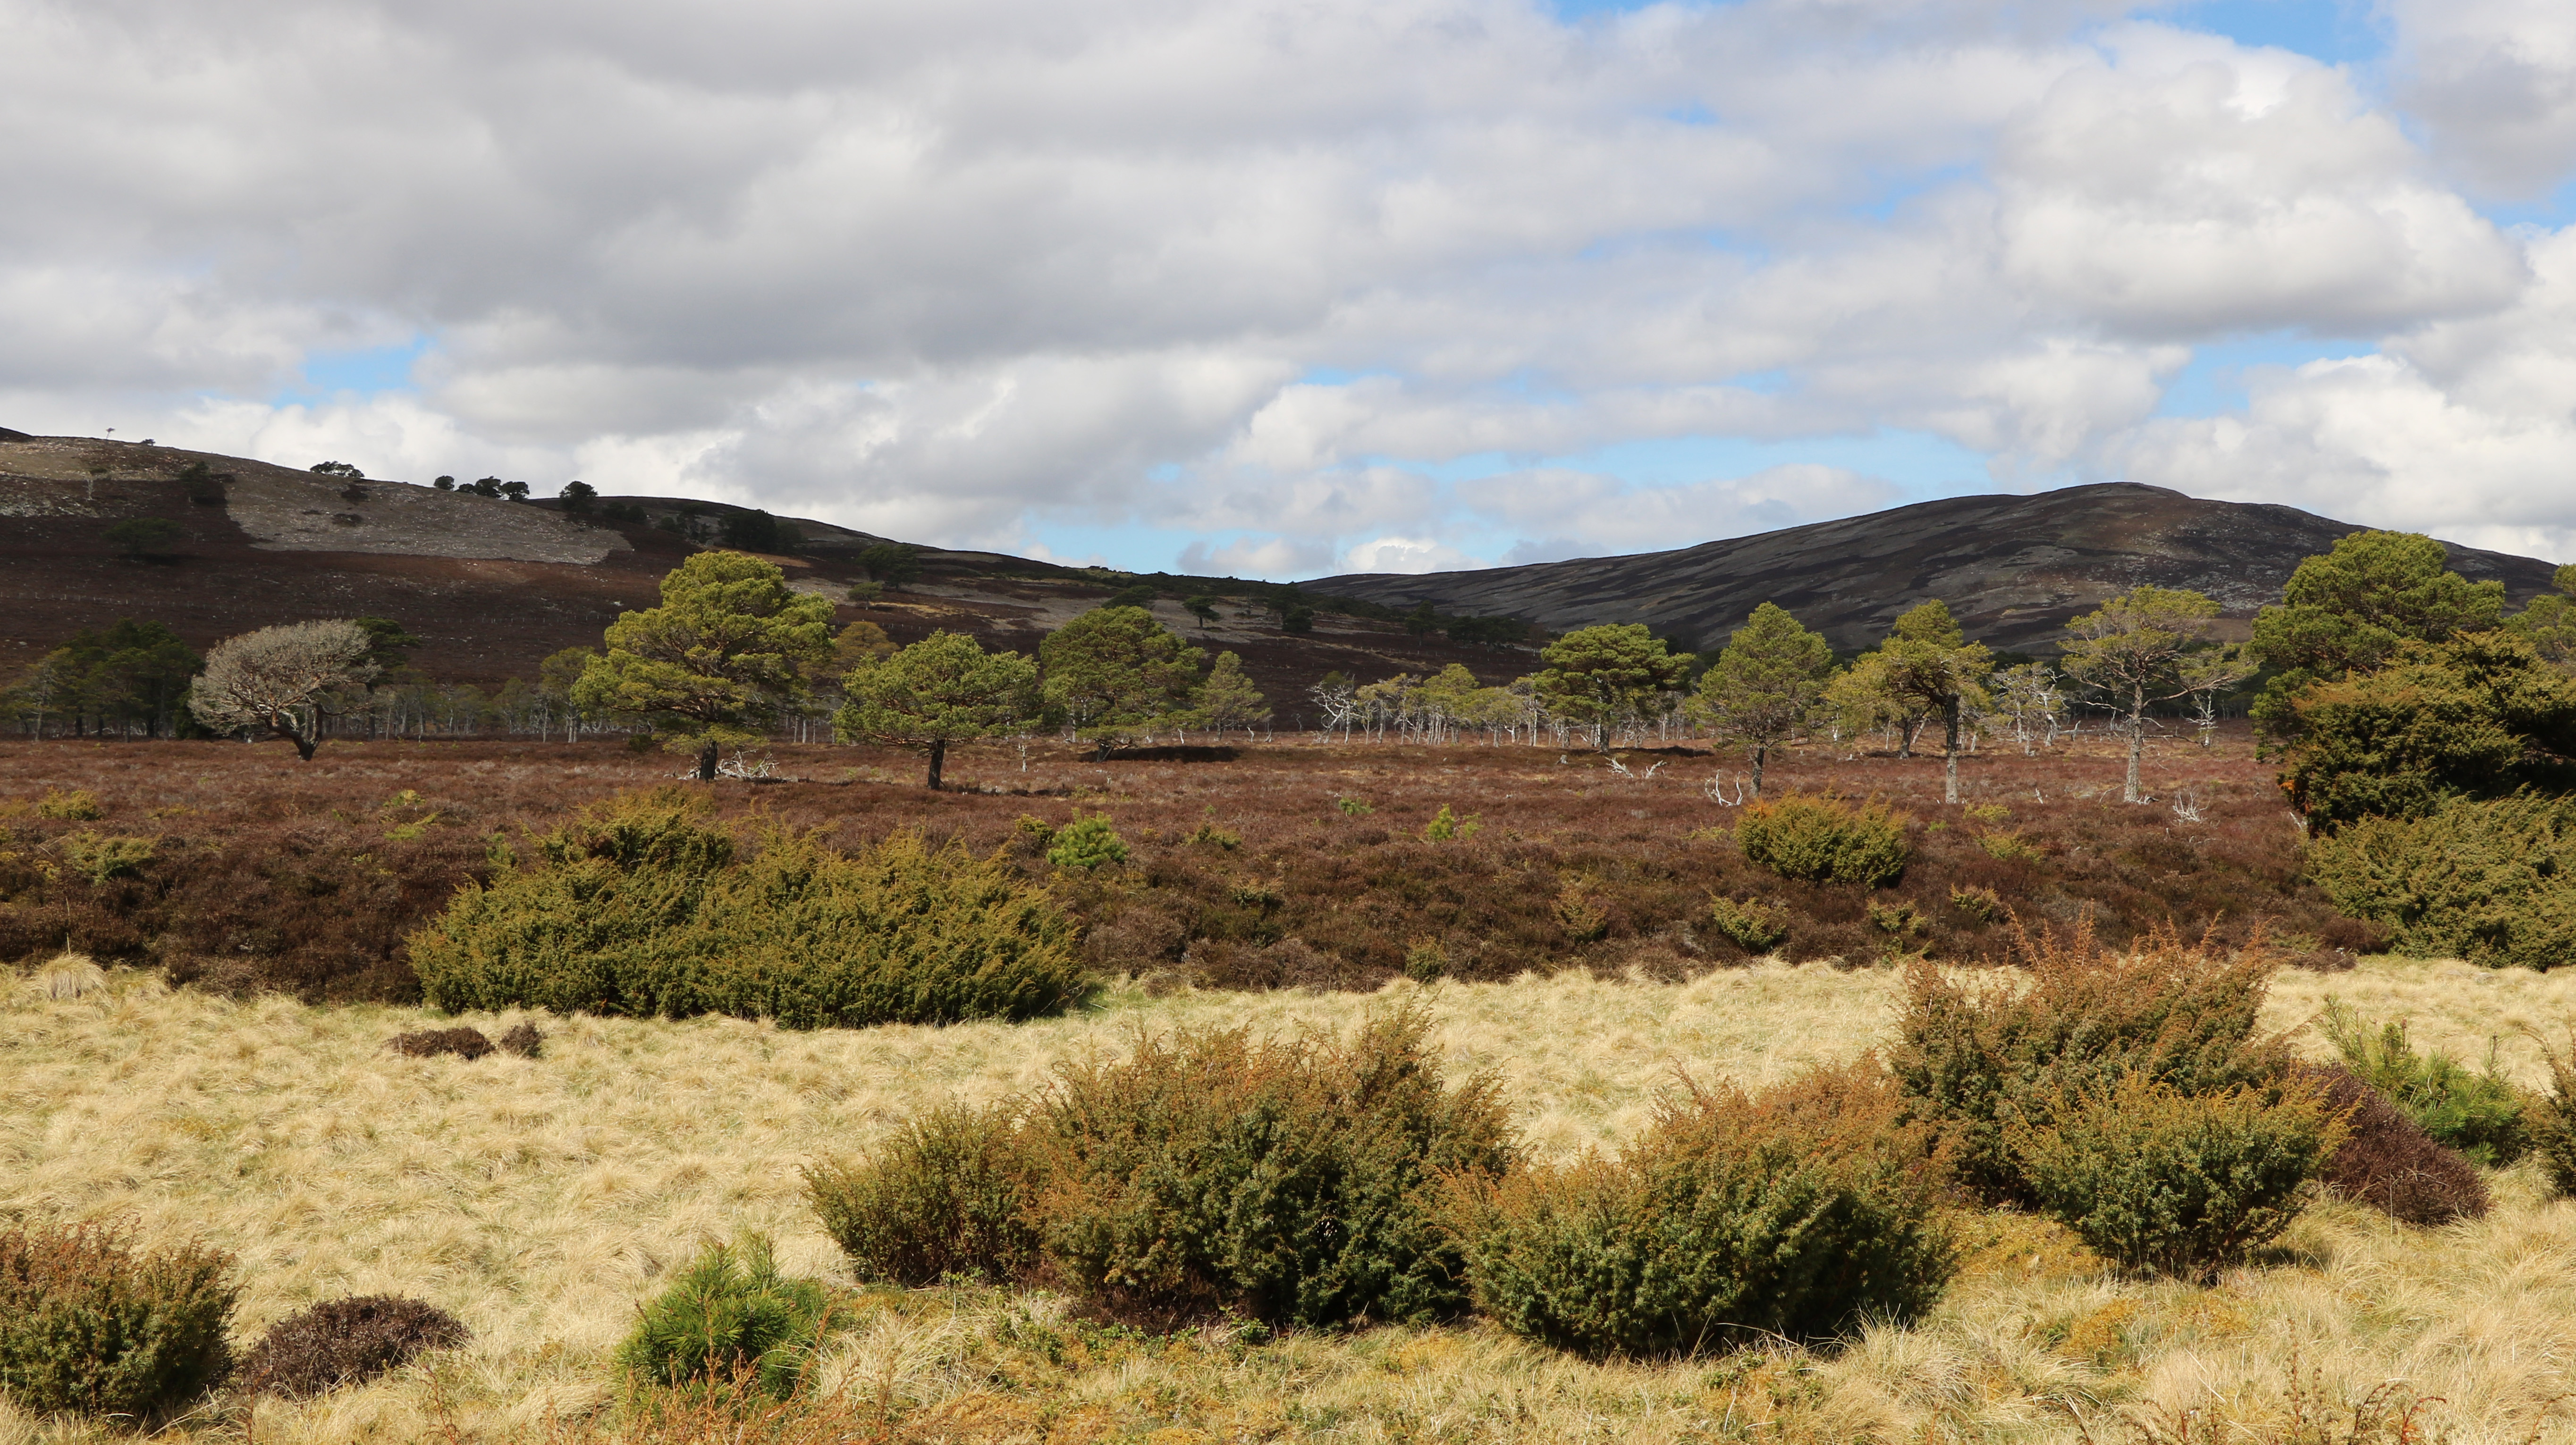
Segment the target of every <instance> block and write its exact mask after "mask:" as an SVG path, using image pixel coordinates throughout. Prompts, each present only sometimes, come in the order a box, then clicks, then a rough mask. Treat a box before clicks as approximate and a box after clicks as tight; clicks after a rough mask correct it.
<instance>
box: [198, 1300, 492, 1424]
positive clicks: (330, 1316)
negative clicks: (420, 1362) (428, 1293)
mask: <svg viewBox="0 0 2576 1445" xmlns="http://www.w3.org/2000/svg"><path fill="white" fill-rule="evenodd" d="M468 1338H469V1332H468V1331H467V1330H466V1328H465V1326H464V1325H463V1324H462V1323H461V1322H459V1321H458V1320H457V1318H456V1316H454V1315H451V1314H449V1313H448V1312H447V1311H445V1310H443V1309H440V1308H439V1307H438V1306H436V1305H433V1304H429V1303H426V1302H424V1301H421V1300H416V1299H404V1298H402V1297H401V1296H399V1295H386V1294H375V1295H351V1296H349V1297H347V1298H344V1299H334V1300H324V1301H322V1302H321V1303H320V1304H317V1305H314V1306H312V1307H311V1308H309V1309H303V1310H298V1311H296V1312H295V1313H294V1314H291V1315H288V1316H287V1317H286V1318H284V1319H282V1320H279V1321H278V1322H277V1323H276V1324H274V1325H271V1326H269V1329H268V1333H267V1334H265V1335H262V1336H261V1337H260V1341H259V1343H258V1344H257V1345H254V1346H252V1347H251V1352H250V1355H249V1357H248V1358H247V1359H245V1360H243V1361H242V1375H243V1377H244V1378H246V1379H247V1380H249V1382H250V1386H251V1388H252V1389H254V1390H265V1391H270V1392H272V1393H275V1394H280V1395H287V1396H291V1397H294V1398H298V1399H302V1398H306V1397H309V1396H313V1395H319V1394H321V1393H323V1392H324V1391H326V1390H335V1389H338V1388H339V1387H341V1386H343V1385H362V1384H365V1383H366V1382H367V1381H369V1380H372V1379H374V1378H376V1377H377V1376H378V1375H382V1374H385V1373H387V1372H388V1371H392V1370H398V1369H401V1368H402V1367H403V1366H405V1365H407V1364H410V1363H411V1361H412V1359H413V1357H414V1356H417V1355H420V1354H424V1353H426V1352H428V1351H430V1350H452V1349H454V1348H456V1347H457V1346H458V1345H461V1344H463V1343H465V1341H466V1340H467V1339H468Z"/></svg>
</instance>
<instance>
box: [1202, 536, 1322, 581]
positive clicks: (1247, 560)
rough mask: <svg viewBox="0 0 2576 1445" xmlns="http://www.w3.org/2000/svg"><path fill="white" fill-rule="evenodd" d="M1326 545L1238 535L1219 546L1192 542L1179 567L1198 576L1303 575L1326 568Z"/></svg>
mask: <svg viewBox="0 0 2576 1445" xmlns="http://www.w3.org/2000/svg"><path fill="white" fill-rule="evenodd" d="M1332 560H1333V549H1332V548H1331V547H1329V546H1326V545H1323V544H1320V543H1316V542H1308V541H1302V540H1300V539H1298V538H1294V537H1238V538H1236V539H1235V540H1233V541H1231V542H1227V543H1225V544H1223V545H1222V546H1218V545H1212V544H1210V543H1207V542H1204V541H1201V542H1192V543H1190V544H1189V545H1188V546H1186V547H1183V548H1182V549H1181V570H1182V571H1183V572H1186V573H1189V574H1190V575H1192V576H1198V577H1305V576H1312V575H1314V574H1316V573H1318V572H1322V571H1324V570H1326V568H1328V567H1329V566H1330V565H1331V563H1332Z"/></svg>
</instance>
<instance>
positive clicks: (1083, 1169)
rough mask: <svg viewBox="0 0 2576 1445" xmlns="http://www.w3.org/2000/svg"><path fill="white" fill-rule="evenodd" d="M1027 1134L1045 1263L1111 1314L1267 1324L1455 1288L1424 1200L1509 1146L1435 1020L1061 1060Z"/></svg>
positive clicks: (1403, 1316) (1451, 1245)
mask: <svg viewBox="0 0 2576 1445" xmlns="http://www.w3.org/2000/svg"><path fill="white" fill-rule="evenodd" d="M1024 1136H1025V1137H1026V1138H1027V1139H1028V1141H1029V1144H1030V1146H1031V1148H1032V1149H1033V1151H1035V1155H1036V1161H1037V1163H1038V1164H1039V1166H1040V1168H1041V1170H1042V1174H1043V1177H1044V1179H1045V1181H1046V1182H1045V1184H1044V1186H1043V1188H1042V1191H1041V1193H1040V1197H1039V1207H1038V1214H1039V1218H1040V1221H1041V1232H1042V1238H1043V1241H1044V1249H1045V1254H1046V1259H1047V1263H1048V1265H1049V1267H1050V1268H1051V1269H1052V1271H1053V1272H1054V1273H1055V1274H1056V1275H1057V1276H1058V1277H1059V1278H1061V1279H1062V1280H1064V1281H1065V1282H1066V1283H1067V1284H1069V1285H1071V1286H1073V1287H1074V1288H1076V1289H1078V1290H1080V1291H1081V1292H1083V1293H1084V1294H1086V1295H1088V1296H1090V1297H1091V1298H1092V1299H1093V1300H1094V1301H1095V1302H1096V1303H1098V1304H1100V1305H1102V1306H1104V1307H1106V1308H1108V1309H1110V1310H1112V1311H1114V1312H1117V1313H1120V1314H1123V1315H1128V1316H1131V1317H1135V1318H1140V1319H1146V1320H1161V1321H1175V1320H1179V1319H1184V1318H1189V1317H1193V1316H1200V1315H1205V1314H1210V1313H1214V1312H1216V1311H1219V1310H1224V1311H1230V1312H1232V1313H1235V1314H1238V1315H1242V1316H1245V1317H1247V1318H1251V1319H1257V1320H1262V1321H1265V1322H1268V1323H1274V1324H1297V1325H1329V1324H1338V1323H1342V1322H1344V1321H1350V1320H1359V1319H1368V1320H1380V1321H1403V1320H1423V1319H1434V1318H1439V1317H1442V1316H1445V1315H1450V1314H1454V1313H1456V1312H1457V1311H1458V1310H1459V1309H1461V1308H1463V1307H1464V1306H1465V1304H1466V1302H1467V1292H1466V1286H1465V1281H1464V1278H1463V1274H1462V1269H1461V1263H1462V1262H1461V1259H1460V1256H1459V1251H1458V1245H1457V1243H1456V1241H1455V1240H1453V1239H1451V1238H1450V1237H1449V1235H1448V1234H1447V1233H1446V1232H1445V1231H1444V1230H1442V1229H1441V1227H1440V1225H1439V1224H1438V1222H1437V1219H1436V1204H1437V1183H1436V1181H1437V1180H1438V1179H1439V1178H1440V1177H1442V1176H1446V1175H1460V1176H1493V1175H1499V1174H1501V1173H1503V1172H1504V1171H1505V1170H1506V1169H1507V1168H1508V1167H1509V1165H1510V1163H1511V1158H1512V1154H1511V1146H1510V1143H1509V1129H1508V1125H1507V1123H1506V1121H1505V1118H1504V1114H1503V1110H1502V1107H1501V1105H1500V1104H1499V1103H1498V1102H1497V1100H1496V1098H1495V1087H1494V1084H1493V1083H1492V1081H1491V1080H1489V1079H1484V1078H1477V1079H1472V1080H1470V1081H1468V1082H1467V1083H1465V1084H1464V1085H1461V1086H1459V1087H1456V1088H1449V1087H1445V1086H1444V1085H1443V1084H1442V1082H1441V1078H1440V1071H1439V1066H1438V1059H1437V1055H1436V1053H1435V1052H1434V1050H1433V1049H1432V1048H1431V1046H1430V1041H1429V1022H1428V1020H1427V1019H1426V1018H1425V1017H1424V1016H1423V1015H1421V1014H1419V1013H1415V1012H1411V1011H1409V1010H1408V1011H1402V1012H1398V1013H1394V1014H1391V1015H1388V1016H1384V1017H1380V1018H1377V1019H1374V1020H1372V1021H1371V1022H1369V1023H1368V1024H1367V1025H1365V1026H1364V1027H1363V1028H1362V1029H1361V1030H1360V1032H1359V1034H1358V1036H1357V1037H1356V1038H1354V1039H1353V1040H1352V1041H1351V1042H1349V1043H1348V1044H1330V1043H1323V1042H1318V1041H1315V1040H1311V1039H1310V1040H1303V1041H1298V1042H1278V1041H1269V1040H1255V1039H1254V1038H1252V1037H1251V1035H1250V1034H1248V1033H1246V1032H1244V1031H1242V1030H1235V1031H1232V1032H1226V1033H1185V1034H1178V1035H1172V1036H1168V1037H1163V1038H1155V1039H1149V1040H1146V1041H1145V1042H1144V1043H1143V1044H1141V1045H1140V1046H1139V1047H1138V1049H1137V1051H1136V1054H1135V1056H1134V1057H1133V1058H1131V1059H1128V1060H1126V1061H1124V1062H1122V1063H1115V1064H1099V1065H1088V1066H1074V1067H1069V1068H1067V1069H1065V1070H1064V1071H1063V1072H1062V1073H1061V1074H1060V1075H1059V1076H1058V1078H1057V1079H1056V1082H1055V1083H1054V1085H1053V1086H1052V1087H1051V1088H1050V1089H1049V1090H1048V1091H1047V1093H1046V1094H1045V1095H1044V1096H1043V1097H1042V1098H1040V1099H1039V1100H1037V1101H1036V1103H1035V1105H1034V1107H1033V1110H1032V1112H1031V1114H1030V1117H1029V1120H1028V1122H1027V1124H1026V1125H1025V1126H1024Z"/></svg>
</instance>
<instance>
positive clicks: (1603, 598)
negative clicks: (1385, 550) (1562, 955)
mask: <svg viewBox="0 0 2576 1445" xmlns="http://www.w3.org/2000/svg"><path fill="white" fill-rule="evenodd" d="M2361 530H2363V529H2362V528H2360V527H2358V526H2355V525H2354V524H2352V523H2349V522H2337V521H2334V520H2331V519H2329V518H2326V517H2320V516H2317V515H2316V514H2314V513H2312V512H2303V511H2300V510H2299V509H2297V508H2295V507H2282V506H2271V505H2263V504H2254V503H2245V502H2208V501H2201V500H2199V499H2197V498H2193V497H2187V496H2184V495H2183V494H2182V493H2180V492H2176V491H2170V490H2168V489H2166V488H2163V487H2150V486H2144V485H2140V484H2138V483H2135V482H2111V483H2104V484H2101V485H2096V486H2082V487H2064V488H2060V489H2058V490H2056V491H2053V492H2041V493H2039V494H2037V495H2035V496H2027V497H2024V496H1987V497H1954V498H1948V499H1945V500H1942V501H1936V502H1919V503H1916V504H1914V505H1912V506H1906V507H1897V508H1894V509H1891V510H1889V511H1884V512H1873V513H1871V514H1869V515H1867V516H1862V517H1848V518H1845V519H1843V520H1841V521H1836V522H1818V523H1815V524H1813V525H1810V526H1805V527H1791V528H1788V529H1786V530H1784V531H1778V532H1764V533H1761V534H1759V535H1757V536H1752V537H1734V538H1728V539H1726V540H1723V541H1717V542H1703V543H1701V544H1700V545H1698V546H1696V547H1684V548H1681V549H1679V550H1676V551H1671V552H1646V553H1640V554H1637V555H1635V556H1628V557H1589V558H1583V559H1580V560H1576V561H1570V562H1542V563H1537V564H1533V565H1529V566H1522V567H1494V568H1488V569H1485V570H1483V571H1476V572H1429V573H1424V574H1421V575H1419V576H1402V575H1395V574H1389V573H1354V574H1350V575H1346V576H1340V577H1326V578H1323V579H1321V580H1319V581H1315V582H1310V583H1308V584H1306V585H1307V586H1308V587H1309V588H1310V589H1311V590H1314V591H1317V592H1329V593H1334V594H1338V595H1341V596H1346V597H1357V598H1363V599H1365V600H1368V601H1371V602H1378V603H1383V604H1385V605H1387V606H1389V607H1394V608H1399V609H1401V608H1409V607H1413V606H1415V605H1417V604H1419V603H1423V602H1429V603H1431V604H1432V605H1433V606H1434V607H1436V608H1438V609H1439V610H1440V611H1441V612H1443V613H1455V614H1469V615H1478V616H1504V617H1517V618H1520V619H1522V620H1524V621H1527V622H1534V623H1537V624H1538V625H1539V626H1542V627H1545V628H1547V629H1549V630H1551V631H1562V630H1564V629H1567V628H1572V627H1585V626H1590V625H1592V624H1595V623H1602V622H1643V623H1645V624H1647V625H1648V626H1650V627H1652V628H1654V629H1655V631H1656V632H1657V633H1658V634H1659V635H1662V636H1666V637H1673V638H1677V639H1689V640H1691V641H1694V642H1697V643H1699V644H1700V645H1702V646H1713V645H1715V644H1716V643H1717V642H1719V641H1721V640H1723V639H1724V638H1725V636H1726V634H1727V633H1728V632H1729V631H1730V630H1732V629H1734V628H1736V627H1738V626H1741V625H1742V624H1743V622H1744V618H1745V616H1746V614H1748V613H1750V612H1751V611H1752V610H1753V609H1754V608H1755V607H1757V606H1759V605H1761V604H1762V603H1764V602H1776V603H1778V604H1779V605H1781V606H1782V607H1785V608H1787V609H1789V611H1791V612H1793V613H1795V614H1797V617H1798V620H1799V621H1801V622H1804V623H1805V624H1807V625H1808V626H1809V627H1813V628H1815V629H1816V630H1817V631H1819V632H1822V633H1824V634H1825V636H1826V637H1827V638H1829V639H1830V640H1831V641H1832V642H1833V644H1834V645H1835V646H1836V647H1839V648H1861V647H1867V646H1870V645H1872V644H1874V643H1876V642H1877V641H1878V640H1879V639H1880V638H1881V637H1884V636H1885V635H1886V634H1887V628H1888V625H1889V624H1890V623H1891V622H1893V621H1894V620H1895V619H1896V617H1897V615H1898V614H1899V613H1901V612H1903V611H1905V610H1906V609H1907V608H1909V607H1912V606H1914V605H1915V604H1917V603H1919V602H1922V601H1923V600H1925V599H1926V598H1932V597H1938V598H1940V599H1942V600H1943V601H1945V602H1947V603H1949V604H1950V608H1951V610H1952V611H1953V612H1954V613H1956V614H1957V615H1958V617H1959V621H1960V623H1961V625H1962V626H1964V627H1965V628H1966V629H1967V632H1968V635H1969V636H1970V637H1972V638H1975V639H1976V640H1978V641H1981V642H1984V643H1987V644H1988V645H1990V646H1994V647H1998V648H2006V649H2011V650H2015V651H2035V650H2038V649H2040V648H2041V647H2043V646H2044V645H2045V644H2046V643H2048V642H2049V641H2051V640H2053V639H2054V638H2056V637H2057V636H2059V635H2060V634H2061V633H2062V632H2063V630H2064V628H2065V625H2066V621H2067V619H2068V618H2070V617H2073V616H2075V615H2076V614H2078V613H2080V612H2085V611H2088V610H2090V609H2091V608H2092V607H2093V606H2094V605H2095V604H2096V603H2098V602H2100V601H2101V600H2102V599H2103V598H2105V597H2108V596H2111V595H2112V594H2114V593H2118V592H2123V591H2126V590H2128V589H2129V588H2131V587H2133V586H2136V585H2137V584H2139V583H2142V582H2148V583H2153V584H2155V585H2157V586H2159V587H2187V588H2190V589H2191V590H2193V591H2195V592H2205V593H2207V594H2209V595H2210V596H2212V597H2215V598H2217V599H2218V601H2219V603H2220V604H2221V605H2222V606H2223V607H2225V608H2226V611H2227V615H2228V616H2230V617H2232V618H2238V619H2243V618H2250V617H2251V616H2253V614H2254V611H2255V609H2257V608H2259V607H2261V606H2263V605H2264V604H2265V603H2268V602H2275V601H2278V600H2279V599H2280V595H2281V588H2282V586H2283V585H2284V584H2285V583H2287V582H2288V581H2289V578H2290V573H2291V571H2292V570H2293V569H2294V568H2296V567H2297V566H2298V565H2299V562H2300V559H2302V558H2305V557H2310V556H2313V555H2315V554H2317V553H2319V552H2323V551H2326V550H2328V549H2330V548H2331V547H2333V546H2334V543H2335V539H2336V538H2338V537H2342V536H2344V535H2346V534H2348V533H2352V532H2357V531H2361ZM2443 545H2444V546H2445V547H2447V548H2448V549H2449V550H2450V554H2451V565H2452V566H2453V567H2455V568H2457V569H2458V570H2459V571H2460V572H2461V573H2462V574H2463V575H2465V576H2467V577H2470V578H2472V579H2477V580H2484V579H2487V578H2495V579H2498V580H2501V581H2502V582H2503V583H2504V584H2505V591H2506V593H2507V595H2509V596H2510V597H2512V598H2513V599H2514V601H2515V602H2517V603H2520V602H2522V601H2525V600H2527V599H2529V598H2531V597H2533V596H2536V595H2538V594H2540V593H2543V592H2547V591H2549V590H2551V581H2550V573H2551V571H2552V566H2551V564H2550V563H2547V562H2541V561H2536V560H2534V559H2532V558H2529V557H2513V556H2508V555H2506V554H2504V553H2501V552H2485V551H2480V550H2478V549H2476V548H2472V547H2462V546H2458V545H2455V544H2452V543H2447V542H2446V543H2444V544H2443Z"/></svg>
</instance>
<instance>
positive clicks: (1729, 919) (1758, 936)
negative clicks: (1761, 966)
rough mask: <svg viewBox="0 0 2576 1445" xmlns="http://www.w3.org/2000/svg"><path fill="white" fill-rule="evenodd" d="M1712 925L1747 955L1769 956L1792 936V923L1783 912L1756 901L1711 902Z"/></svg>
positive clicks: (1709, 911) (1713, 899) (1710, 916)
mask: <svg viewBox="0 0 2576 1445" xmlns="http://www.w3.org/2000/svg"><path fill="white" fill-rule="evenodd" d="M1708 922H1709V926H1710V927H1712V928H1714V929H1716V930H1717V931H1718V932H1719V933H1720V934H1721V935H1723V936H1724V937H1725V938H1726V939H1727V940H1728V941H1729V942H1731V943H1733V944H1734V945H1735V946H1736V947H1738V948H1740V949H1743V950H1744V951H1745V952H1746V953H1752V954H1767V953H1769V952H1770V951H1771V950H1773V949H1775V948H1778V947H1779V946H1780V941H1781V940H1782V939H1784V938H1787V937H1788V936H1789V921H1788V920H1787V919H1785V918H1783V917H1781V916H1780V910H1779V909H1776V908H1773V907H1771V906H1770V905H1768V904H1765V903H1762V902H1759V901H1757V900H1755V899H1751V898H1747V899H1745V900H1744V901H1743V902H1741V903H1738V902H1737V901H1735V900H1734V899H1732V898H1711V899H1710V900H1709V901H1708Z"/></svg>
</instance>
